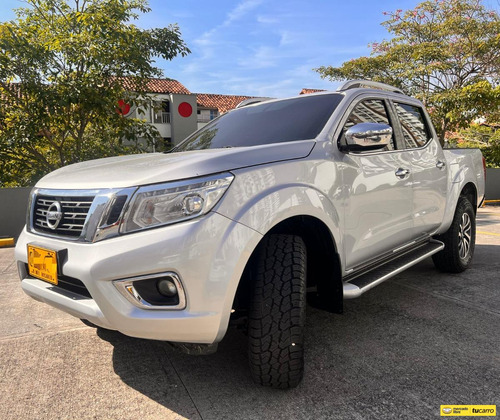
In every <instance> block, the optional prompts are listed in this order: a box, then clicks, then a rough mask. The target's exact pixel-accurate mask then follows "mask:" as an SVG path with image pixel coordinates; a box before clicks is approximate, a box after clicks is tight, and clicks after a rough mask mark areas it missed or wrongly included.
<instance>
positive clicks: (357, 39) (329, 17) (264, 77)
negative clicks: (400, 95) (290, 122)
mask: <svg viewBox="0 0 500 420" xmlns="http://www.w3.org/2000/svg"><path fill="white" fill-rule="evenodd" d="M417 3H418V1H417V0H397V1H396V0H379V1H373V0H371V1H370V0H350V1H336V0H330V1H328V0H323V1H317V0H316V1H315V0H311V1H304V0H300V1H299V0H279V1H275V0H267V1H265V0H233V1H229V0H211V1H199V0H167V1H165V0H150V1H149V4H150V7H151V8H152V12H150V13H149V14H146V15H142V16H141V18H140V19H139V21H137V22H135V23H136V24H137V25H139V26H141V27H144V28H150V27H163V26H166V25H168V24H169V23H178V24H179V26H180V29H181V32H182V35H183V38H184V40H185V41H186V42H187V44H188V46H189V48H190V49H191V51H192V53H191V54H190V55H189V56H187V57H182V58H181V57H179V58H175V59H174V60H173V61H168V62H167V61H163V60H159V61H158V62H157V66H158V67H160V68H162V69H163V70H164V75H165V76H166V77H170V78H173V79H177V80H179V81H180V82H181V83H182V84H184V85H185V86H186V87H187V88H188V89H189V90H190V91H191V92H197V93H223V94H239V95H255V96H272V97H285V96H291V95H296V94H298V93H299V92H300V90H301V89H302V88H316V89H335V88H336V86H337V84H336V83H332V82H329V81H325V80H322V79H321V78H320V77H319V74H318V73H316V72H314V71H313V70H312V69H313V68H316V67H319V66H321V65H335V66H338V65H341V64H342V63H343V62H344V61H346V60H349V59H351V58H356V57H359V56H362V55H368V54H369V52H370V50H369V48H368V44H369V43H371V42H374V41H380V40H381V39H383V38H387V37H388V34H387V32H386V31H385V29H384V28H383V27H382V26H381V25H380V23H381V22H382V21H384V18H385V16H384V15H383V14H382V13H383V12H384V11H393V10H396V9H403V10H405V9H409V8H413V7H414V6H415V5H416V4H417ZM485 4H486V5H489V6H490V7H494V5H495V3H493V4H492V2H488V1H486V2H485ZM23 5H24V4H23V3H22V2H21V1H19V0H1V3H0V21H5V20H10V19H13V18H14V13H13V11H12V9H14V8H17V7H20V6H23Z"/></svg>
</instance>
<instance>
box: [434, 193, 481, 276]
mask: <svg viewBox="0 0 500 420" xmlns="http://www.w3.org/2000/svg"><path fill="white" fill-rule="evenodd" d="M436 239H437V240H439V241H442V242H443V243H444V245H445V247H444V249H443V250H442V251H440V252H438V253H437V254H434V255H433V256H432V260H433V261H434V265H435V266H436V267H437V268H438V269H439V270H441V271H446V272H449V273H461V272H462V271H464V270H466V269H467V268H468V267H469V265H470V263H471V261H472V256H473V255H474V247H475V244H476V214H475V212H474V208H473V207H472V204H471V202H470V201H469V200H467V198H465V197H460V198H459V199H458V203H457V208H456V210H455V215H454V216H453V222H452V223H451V226H450V228H449V229H448V231H447V232H446V233H444V234H442V235H439V236H436Z"/></svg>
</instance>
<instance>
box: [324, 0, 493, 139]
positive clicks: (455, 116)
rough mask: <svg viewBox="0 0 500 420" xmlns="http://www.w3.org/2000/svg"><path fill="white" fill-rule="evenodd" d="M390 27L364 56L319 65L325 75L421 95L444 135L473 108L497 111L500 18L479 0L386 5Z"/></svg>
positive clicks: (489, 113)
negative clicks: (386, 35) (392, 7)
mask: <svg viewBox="0 0 500 420" xmlns="http://www.w3.org/2000/svg"><path fill="white" fill-rule="evenodd" d="M384 14H385V15H386V16H387V17H388V20H386V21H385V22H383V23H382V25H383V26H385V28H386V29H387V31H388V32H389V33H390V34H391V35H392V38H391V39H389V40H384V41H382V42H380V43H373V44H372V45H371V48H372V53H371V55H370V56H369V57H360V58H357V59H353V60H350V61H347V62H345V63H343V64H342V65H341V66H340V67H333V66H323V67H320V68H319V69H316V70H317V71H318V72H319V73H320V75H321V76H322V77H323V78H328V79H330V80H345V79H369V80H374V81H379V82H384V83H388V84H391V85H394V86H397V87H399V88H401V89H403V90H404V91H405V92H407V93H408V94H410V95H413V96H416V97H418V98H419V99H421V100H422V101H423V102H424V104H425V105H426V106H427V107H428V109H429V111H430V113H431V117H432V118H433V121H434V123H435V126H436V129H437V130H438V132H439V134H440V138H441V140H442V141H443V139H444V136H445V133H446V132H447V131H448V130H451V129H455V128H458V127H465V126H467V125H468V124H469V123H470V121H471V120H473V119H474V118H477V117H478V116H482V117H486V118H490V119H491V118H498V110H499V103H500V88H499V86H498V82H499V76H500V18H499V15H498V13H497V12H496V11H494V10H488V9H487V8H486V7H484V6H483V4H482V3H481V0H429V1H424V2H422V3H420V4H419V5H417V6H416V7H415V8H414V9H412V10H407V11H403V10H401V9H399V10H396V11H395V12H385V13H384Z"/></svg>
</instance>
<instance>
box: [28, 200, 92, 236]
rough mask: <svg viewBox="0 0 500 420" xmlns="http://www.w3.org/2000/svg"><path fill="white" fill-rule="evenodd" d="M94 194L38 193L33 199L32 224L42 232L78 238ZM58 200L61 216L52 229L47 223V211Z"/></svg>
mask: <svg viewBox="0 0 500 420" xmlns="http://www.w3.org/2000/svg"><path fill="white" fill-rule="evenodd" d="M93 200H94V196H92V195H91V196H82V197H78V196H77V197H71V199H68V198H66V197H61V196H59V195H42V194H38V195H37V196H36V197H35V199H34V201H33V202H34V211H35V213H34V217H33V220H34V224H35V226H36V227H37V228H38V229H39V230H42V231H44V232H47V233H49V234H54V235H61V236H70V237H74V238H78V237H79V236H80V235H81V233H82V230H83V226H84V224H85V220H86V219H87V215H88V213H89V210H90V207H91V206H92V202H93ZM56 202H58V203H59V204H60V206H61V210H62V213H63V218H62V220H61V222H60V223H59V224H58V226H57V228H55V229H52V228H51V227H50V226H49V225H48V223H47V213H48V210H49V209H50V207H51V206H52V205H53V204H54V203H56Z"/></svg>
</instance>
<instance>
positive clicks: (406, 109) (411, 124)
mask: <svg viewBox="0 0 500 420" xmlns="http://www.w3.org/2000/svg"><path fill="white" fill-rule="evenodd" d="M394 106H395V107H396V112H397V114H398V117H399V122H400V123H401V129H402V130H403V137H404V140H405V146H406V148H407V149H413V148H417V147H422V146H425V145H426V144H427V143H428V142H429V140H430V139H431V134H430V130H429V127H428V126H427V122H426V121H425V118H424V114H423V110H422V109H421V108H420V107H418V106H414V105H408V104H400V103H394Z"/></svg>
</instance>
